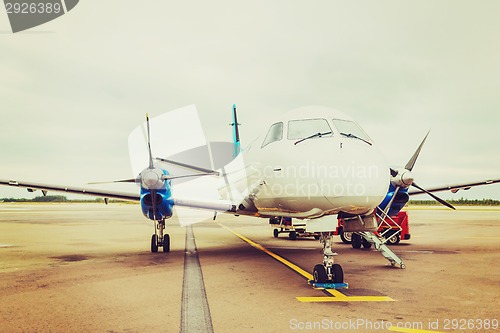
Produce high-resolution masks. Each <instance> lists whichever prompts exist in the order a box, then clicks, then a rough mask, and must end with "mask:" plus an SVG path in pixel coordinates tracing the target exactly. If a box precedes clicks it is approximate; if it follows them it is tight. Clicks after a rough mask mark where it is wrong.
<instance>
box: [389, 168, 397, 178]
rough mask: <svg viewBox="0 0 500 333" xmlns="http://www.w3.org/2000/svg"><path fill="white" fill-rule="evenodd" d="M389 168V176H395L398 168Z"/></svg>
mask: <svg viewBox="0 0 500 333" xmlns="http://www.w3.org/2000/svg"><path fill="white" fill-rule="evenodd" d="M389 170H391V176H393V177H396V176H397V175H398V170H394V169H393V168H389Z"/></svg>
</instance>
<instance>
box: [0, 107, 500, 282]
mask: <svg viewBox="0 0 500 333" xmlns="http://www.w3.org/2000/svg"><path fill="white" fill-rule="evenodd" d="M193 108H194V110H195V107H194V106H191V107H186V108H185V109H184V111H189V110H191V111H192V110H193ZM177 111H182V110H181V109H179V110H177ZM232 116H233V123H232V124H231V125H232V126H233V142H232V143H229V146H230V148H231V150H232V156H231V157H230V158H229V159H228V158H225V159H223V160H224V161H223V162H222V163H219V165H218V166H217V170H215V168H213V169H211V168H207V167H201V166H199V165H195V164H191V163H189V162H186V161H185V160H184V161H183V160H182V159H181V158H179V157H182V154H180V155H179V154H177V155H175V156H177V158H176V157H175V156H174V157H172V156H164V157H161V156H154V155H153V152H152V148H151V131H150V119H149V116H148V115H146V122H145V124H143V125H141V126H140V127H138V128H137V129H136V130H137V131H136V132H137V133H139V132H141V131H142V132H146V138H145V140H146V143H147V146H146V148H147V158H148V164H147V166H146V168H144V169H143V170H142V171H141V172H140V173H139V174H138V176H137V177H136V178H131V179H123V180H116V181H113V182H114V183H136V184H138V185H139V186H140V192H139V193H125V192H117V191H114V190H96V189H90V188H79V187H68V186H61V185H49V184H41V183H33V182H25V181H17V180H2V179H0V185H6V186H15V187H23V188H27V189H28V191H34V190H41V191H42V192H43V194H44V195H46V193H47V191H62V192H68V193H76V194H83V195H90V196H97V197H103V198H105V202H106V203H107V202H108V199H109V198H113V199H122V200H131V201H136V202H137V201H138V202H140V205H141V210H142V213H143V214H144V216H145V217H146V218H148V219H150V220H152V221H153V223H154V224H155V233H154V234H153V235H152V236H151V252H158V249H159V248H162V249H163V252H169V251H170V236H169V234H167V233H165V232H164V230H165V220H166V219H168V218H170V217H172V216H173V214H174V207H188V208H197V209H204V210H209V211H215V212H224V213H227V214H233V215H235V216H239V215H247V216H254V217H259V218H268V219H276V218H294V219H300V220H303V221H306V222H307V228H308V229H309V230H311V231H312V232H317V233H319V234H320V242H321V244H322V246H323V261H322V262H321V263H319V264H317V265H315V266H314V269H313V274H312V275H313V279H314V282H316V283H343V282H344V272H343V269H342V267H341V265H339V264H337V263H335V262H334V255H336V254H335V253H333V251H332V244H333V240H334V235H333V232H334V231H335V230H336V227H337V218H340V217H341V218H343V219H344V230H345V231H354V232H357V233H359V234H360V235H364V237H366V238H369V237H372V241H378V240H377V239H376V238H373V232H375V231H376V230H377V227H378V221H380V220H381V219H383V218H386V217H390V216H394V215H396V214H397V213H398V212H399V211H400V210H401V209H402V208H403V207H404V206H405V204H406V203H407V202H408V200H409V197H410V195H413V194H421V193H427V194H428V195H430V196H431V197H432V198H434V199H435V200H436V201H438V202H439V203H441V204H443V205H445V206H447V207H449V208H451V209H455V208H454V207H453V206H452V205H451V204H449V203H447V202H446V201H445V200H442V199H441V198H439V197H437V196H436V195H435V194H433V192H437V191H445V190H451V191H452V192H456V191H458V190H460V189H469V188H471V187H474V186H480V185H488V184H493V183H498V182H500V179H493V180H486V181H480V182H469V183H462V184H456V185H450V186H439V187H435V188H430V189H424V188H422V187H421V186H419V185H417V183H416V182H415V181H414V176H413V175H412V170H413V168H414V166H415V163H416V161H417V158H418V156H419V154H420V152H421V150H422V147H423V145H424V143H425V141H426V139H427V136H428V134H429V133H427V135H426V136H425V137H424V139H423V140H422V142H421V143H420V145H419V146H418V148H417V150H416V151H415V153H414V154H413V155H412V156H411V158H410V160H409V161H408V163H407V164H406V165H405V166H404V167H401V168H392V167H390V166H389V165H388V164H387V162H386V161H385V159H384V158H383V157H382V154H381V153H380V151H379V150H378V148H377V145H376V144H375V143H374V142H373V141H372V139H371V138H370V137H369V136H368V134H366V132H365V131H364V130H363V129H362V128H361V126H360V125H359V124H358V123H357V122H356V121H355V120H354V119H353V118H352V117H350V116H348V115H347V114H345V113H343V112H341V111H338V110H335V109H332V108H328V107H322V106H309V107H302V108H298V109H294V110H291V111H288V112H286V113H284V114H282V115H280V116H279V117H277V119H275V120H274V121H270V122H269V125H268V126H267V127H265V131H264V132H263V133H262V135H261V136H259V137H258V138H257V139H255V140H254V141H252V143H250V144H249V145H248V146H247V147H246V148H245V149H242V148H241V147H240V138H239V128H238V125H239V124H238V120H237V113H236V106H235V105H233V108H232ZM171 126H175V124H173V125H171ZM131 137H132V135H131ZM129 144H130V137H129ZM207 147H208V145H207ZM207 147H205V148H207ZM224 147H226V148H227V147H228V146H227V145H226V146H224ZM198 148H200V147H198ZM208 149H209V150H210V148H208ZM194 151H195V152H196V151H197V150H196V149H195V150H194ZM197 154H198V153H197ZM169 166H170V167H169ZM176 167H177V168H183V169H186V170H189V171H190V172H191V173H189V174H182V175H175V174H173V173H170V172H169V171H168V169H170V170H172V168H176ZM192 178H195V179H200V178H205V179H208V178H216V179H217V181H218V183H217V184H218V185H217V189H216V190H217V191H218V195H219V197H218V198H216V199H206V198H202V199H197V198H193V197H179V196H176V195H175V190H174V189H175V187H176V186H180V185H176V184H174V185H173V182H176V181H185V180H187V179H192ZM411 187H414V188H416V189H417V190H415V191H410V188H411ZM215 216H216V215H214V218H215ZM309 230H308V231H309ZM379 247H383V241H382V242H381V243H379ZM387 251H389V250H387ZM384 256H385V255H384ZM391 260H392V259H391ZM391 263H392V264H393V263H394V261H391ZM399 263H400V266H401V268H404V265H403V263H402V261H400V262H399Z"/></svg>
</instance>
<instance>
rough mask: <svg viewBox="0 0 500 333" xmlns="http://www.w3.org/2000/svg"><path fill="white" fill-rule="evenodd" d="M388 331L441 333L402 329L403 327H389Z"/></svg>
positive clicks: (438, 332) (437, 332)
mask: <svg viewBox="0 0 500 333" xmlns="http://www.w3.org/2000/svg"><path fill="white" fill-rule="evenodd" d="M389 331H393V332H402V333H443V332H440V331H428V330H416V329H412V328H403V327H396V326H391V327H389Z"/></svg>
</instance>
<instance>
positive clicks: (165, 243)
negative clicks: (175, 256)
mask: <svg viewBox="0 0 500 333" xmlns="http://www.w3.org/2000/svg"><path fill="white" fill-rule="evenodd" d="M163 252H170V235H169V234H165V235H164V236H163Z"/></svg>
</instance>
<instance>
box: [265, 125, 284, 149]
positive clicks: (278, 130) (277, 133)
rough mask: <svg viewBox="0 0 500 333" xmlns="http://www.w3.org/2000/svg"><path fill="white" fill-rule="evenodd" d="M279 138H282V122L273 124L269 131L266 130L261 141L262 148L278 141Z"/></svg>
mask: <svg viewBox="0 0 500 333" xmlns="http://www.w3.org/2000/svg"><path fill="white" fill-rule="evenodd" d="M281 139H283V123H276V124H273V125H271V128H270V129H269V132H267V135H266V138H265V139H264V142H263V143H262V148H264V147H265V146H267V145H268V144H270V143H273V142H275V141H280V140H281Z"/></svg>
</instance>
